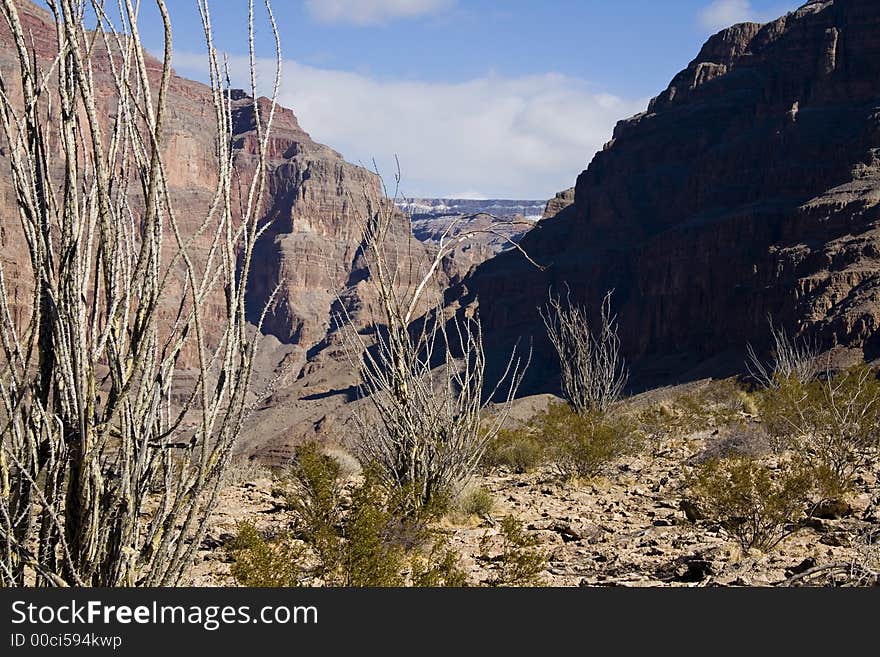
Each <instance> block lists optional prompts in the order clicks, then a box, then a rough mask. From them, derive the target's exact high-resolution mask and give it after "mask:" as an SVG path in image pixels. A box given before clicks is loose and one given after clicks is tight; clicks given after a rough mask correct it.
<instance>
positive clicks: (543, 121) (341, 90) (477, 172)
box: [174, 52, 647, 199]
mask: <svg viewBox="0 0 880 657" xmlns="http://www.w3.org/2000/svg"><path fill="white" fill-rule="evenodd" d="M203 62H204V56H199V55H187V54H184V53H179V52H178V53H175V55H174V63H175V67H176V68H177V69H178V71H179V72H186V73H189V74H191V75H192V74H196V75H198V77H202V76H201V75H199V73H200V71H201V70H203ZM232 64H233V69H234V71H235V69H236V68H237V69H238V70H239V71H243V70H245V69H244V67H243V61H240V60H233V62H232ZM261 66H266V67H268V66H269V65H268V63H265V64H261ZM261 70H262V75H263V79H264V80H269V79H270V74H269V72H270V70H271V69H269V68H262V69H261ZM243 79H244V77H243V76H242V77H241V78H240V79H239V83H242V80H243ZM279 101H280V102H281V104H283V105H284V106H286V107H290V108H292V109H293V111H294V112H295V113H296V115H297V117H298V118H299V121H300V125H302V127H303V129H304V130H306V131H308V132H309V133H310V134H311V135H312V137H313V138H314V139H315V140H316V141H320V142H322V143H325V144H327V145H328V146H331V147H332V148H334V149H336V150H338V151H340V152H341V153H342V154H343V155H344V156H345V157H346V159H348V160H349V161H351V162H356V163H357V162H360V163H365V164H367V163H370V162H371V161H372V159H373V158H375V159H376V161H377V162H378V164H379V167H380V169H383V170H385V171H389V170H391V169H392V167H393V163H394V156H395V155H398V156H399V158H400V164H401V169H402V173H403V182H402V186H401V192H402V193H404V194H406V195H407V196H452V195H459V194H462V195H463V194H465V193H466V194H467V195H468V196H471V197H481V196H482V197H490V198H498V197H501V198H536V199H543V198H548V197H550V196H552V195H553V194H554V193H555V192H557V191H559V190H561V189H565V188H566V187H570V186H571V185H573V184H574V181H575V178H576V177H577V175H578V174H579V173H580V172H581V171H582V170H583V169H584V168H586V166H587V164H588V163H589V161H590V160H591V159H592V157H593V155H594V154H595V152H596V151H597V150H599V149H600V148H601V147H602V145H603V144H604V143H605V142H606V141H608V140H609V139H610V137H611V133H612V130H613V128H614V125H615V123H616V122H617V121H618V120H619V119H622V118H625V117H628V116H631V115H632V114H635V113H636V112H638V111H641V110H643V109H644V108H645V106H646V104H647V100H646V99H639V100H632V99H630V100H626V99H622V98H618V97H616V96H613V95H611V94H608V93H603V92H600V91H597V90H594V89H592V88H591V87H590V86H589V85H588V84H587V83H585V82H584V81H582V80H578V79H574V78H570V77H566V76H563V75H559V74H553V73H548V74H544V75H533V76H524V77H517V78H507V77H500V76H495V75H487V76H485V77H481V78H478V79H474V80H470V81H466V82H460V83H427V82H411V81H380V80H376V79H374V78H371V77H368V76H366V75H361V74H357V73H349V72H343V71H335V70H328V69H320V68H314V67H311V66H305V65H302V64H299V63H297V62H295V61H291V60H287V61H285V63H284V76H283V84H282V87H281V95H280V98H279Z"/></svg>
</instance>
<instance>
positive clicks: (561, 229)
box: [465, 0, 880, 387]
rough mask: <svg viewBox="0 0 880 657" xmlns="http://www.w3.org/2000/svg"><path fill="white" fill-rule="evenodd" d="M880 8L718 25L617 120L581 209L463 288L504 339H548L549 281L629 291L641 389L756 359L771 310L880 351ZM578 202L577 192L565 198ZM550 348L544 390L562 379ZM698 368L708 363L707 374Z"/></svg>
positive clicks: (861, 4) (589, 290) (624, 296)
mask: <svg viewBox="0 0 880 657" xmlns="http://www.w3.org/2000/svg"><path fill="white" fill-rule="evenodd" d="M878 148H880V3H878V2H876V0H835V1H833V2H832V1H827V2H811V3H808V4H806V5H804V6H803V7H801V8H800V9H799V10H798V11H796V12H793V13H790V14H788V15H787V16H785V17H783V18H780V19H778V20H776V21H774V22H771V23H769V24H767V25H758V24H753V23H746V24H741V25H736V26H734V27H731V28H729V29H727V30H724V31H722V32H721V33H719V34H717V35H715V36H713V37H712V38H711V39H710V40H709V41H708V42H707V43H706V44H705V46H704V47H703V49H702V51H701V52H700V53H699V55H698V56H697V58H696V59H695V60H694V61H693V62H691V64H690V65H689V66H688V67H687V68H686V69H685V70H684V71H682V72H681V73H679V74H678V75H677V76H676V77H675V78H674V79H673V80H672V82H671V83H670V85H669V87H668V89H666V90H665V91H664V92H662V93H661V94H660V95H659V96H658V97H657V98H655V99H654V100H653V101H652V102H651V104H650V106H649V108H648V110H647V111H646V112H645V113H643V114H640V115H637V116H635V117H633V118H631V119H629V120H626V121H622V122H621V123H619V124H618V126H617V128H616V130H615V132H614V136H613V139H612V140H611V141H610V142H609V143H608V144H607V145H606V147H605V148H604V150H603V151H602V152H600V153H599V154H597V155H596V157H595V159H594V160H593V161H592V162H591V163H590V165H589V168H588V169H587V170H586V171H584V172H583V173H582V174H581V175H580V176H579V177H578V179H577V185H576V187H575V203H574V205H572V206H570V207H567V208H564V209H562V211H561V212H559V214H557V215H556V216H555V217H554V218H551V219H547V220H545V221H543V222H541V224H539V226H538V227H537V228H536V229H535V230H533V231H532V232H531V233H529V234H528V235H526V237H525V238H524V239H523V241H522V245H523V246H524V248H525V249H527V251H528V252H529V253H530V255H531V256H532V257H533V258H534V259H535V260H537V261H538V262H540V263H542V264H544V265H546V266H547V269H546V271H539V270H536V269H535V268H533V267H531V266H530V265H528V264H527V263H526V262H525V261H524V259H523V258H522V256H521V255H519V254H518V253H516V252H510V253H504V254H501V255H499V256H497V257H496V258H494V259H493V260H491V261H489V262H487V263H486V264H484V265H483V266H481V267H480V268H479V269H478V270H477V271H476V272H475V273H474V275H473V276H471V277H470V278H469V279H468V280H467V281H466V282H465V287H466V290H467V293H468V294H470V295H472V296H476V297H477V298H478V299H479V302H480V311H481V314H482V317H483V321H484V324H485V328H486V331H487V334H488V335H489V336H490V344H494V345H509V344H511V343H512V342H513V341H515V340H517V339H519V340H522V339H526V340H528V339H529V337H530V336H532V337H533V338H534V340H535V344H536V348H537V350H538V354H539V355H541V354H543V355H546V354H547V345H546V344H545V342H544V339H543V337H542V336H543V328H542V326H541V323H540V319H539V317H538V314H537V311H536V308H537V307H538V306H540V305H542V304H543V303H544V302H545V301H546V299H547V294H548V289H549V288H550V287H551V286H552V287H554V288H557V289H564V285H565V284H566V283H567V284H568V285H569V286H570V288H571V293H572V297H573V298H574V299H576V300H578V301H581V302H585V303H587V304H589V305H590V306H591V307H593V308H595V307H596V306H597V304H598V302H599V299H600V298H601V296H602V295H603V294H604V293H605V291H606V290H610V289H614V290H615V294H614V303H615V309H616V311H617V312H618V314H619V321H620V326H621V333H622V340H623V347H624V349H625V352H626V354H627V355H628V356H629V358H630V359H631V360H632V361H633V362H634V365H635V371H636V374H637V378H636V379H637V380H636V383H637V384H642V385H644V384H650V383H655V382H674V381H675V380H679V379H683V378H685V377H687V376H689V375H696V374H698V373H700V374H702V373H708V374H722V373H730V372H732V371H734V370H736V369H742V363H743V353H744V351H745V346H746V343H747V342H749V341H751V342H753V343H755V344H762V343H764V342H765V336H766V335H767V315H768V314H772V315H773V317H774V319H775V320H777V321H778V322H782V323H784V324H785V325H786V327H788V328H789V329H790V330H793V331H797V332H799V333H802V334H810V335H811V336H813V337H814V338H815V339H817V340H820V341H821V343H822V345H823V347H825V348H830V347H832V346H835V345H844V346H849V347H856V348H860V349H863V350H865V351H866V352H867V353H868V355H869V356H870V355H872V353H873V352H875V351H877V347H878V346H880V345H878V344H877V339H878V337H877V336H878V333H877V329H878V325H880V230H878V223H877V222H878V219H880V205H878V201H880V158H878V153H880V150H878ZM560 205H561V206H562V207H564V205H565V204H564V203H561V204H560ZM542 363H552V358H543V357H539V358H537V359H536V364H537V366H536V367H535V368H533V385H535V386H538V387H540V386H542V385H545V386H552V385H553V381H554V378H555V377H554V375H553V374H554V373H553V368H552V366H550V365H544V367H543V368H542ZM697 366H700V367H699V369H697V370H694V368H695V367H697Z"/></svg>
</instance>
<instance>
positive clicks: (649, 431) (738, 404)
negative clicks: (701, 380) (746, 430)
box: [637, 380, 757, 439]
mask: <svg viewBox="0 0 880 657" xmlns="http://www.w3.org/2000/svg"><path fill="white" fill-rule="evenodd" d="M756 410H757V409H756V406H755V400H754V399H753V398H752V396H750V395H749V393H747V392H746V391H744V390H742V389H741V388H740V387H739V386H738V385H737V384H736V382H734V381H731V380H723V381H712V382H710V383H708V384H706V385H705V386H703V387H702V388H700V389H699V390H696V391H694V392H687V393H683V394H679V395H677V396H675V397H673V398H672V399H669V400H667V401H664V402H662V403H659V404H654V405H652V406H650V407H649V408H647V409H644V410H642V411H641V412H639V413H638V416H637V417H638V421H639V424H640V426H641V428H642V431H643V432H644V434H645V435H647V436H650V437H651V438H653V439H662V438H667V437H670V436H686V435H689V434H692V433H695V432H697V431H702V430H705V429H718V428H724V427H729V426H731V425H733V424H737V423H740V422H742V420H743V417H744V415H753V414H754V413H755V412H756Z"/></svg>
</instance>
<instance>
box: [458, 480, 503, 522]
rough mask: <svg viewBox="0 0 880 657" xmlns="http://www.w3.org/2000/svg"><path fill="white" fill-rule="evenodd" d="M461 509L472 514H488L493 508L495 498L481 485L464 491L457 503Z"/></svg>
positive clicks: (481, 515)
mask: <svg viewBox="0 0 880 657" xmlns="http://www.w3.org/2000/svg"><path fill="white" fill-rule="evenodd" d="M459 505H460V508H461V510H462V511H463V512H464V513H466V514H468V515H472V516H480V517H483V516H488V515H489V514H490V513H492V509H494V508H495V498H494V497H492V493H490V492H489V491H487V490H486V489H485V488H483V487H482V486H477V487H476V488H473V489H472V490H470V491H466V492H465V493H464V495H463V496H462V499H461V501H460V503H459Z"/></svg>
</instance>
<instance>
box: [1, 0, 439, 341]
mask: <svg viewBox="0 0 880 657" xmlns="http://www.w3.org/2000/svg"><path fill="white" fill-rule="evenodd" d="M17 7H18V9H19V12H20V14H21V20H22V22H23V24H24V26H25V29H26V30H27V31H29V32H30V33H31V34H33V35H34V43H35V45H36V52H37V54H38V56H39V57H40V58H41V59H42V60H44V61H51V59H52V58H54V56H55V53H56V52H57V48H56V37H55V27H54V25H53V22H52V16H51V14H49V12H47V11H45V10H43V9H40V8H38V7H37V6H35V5H34V4H32V3H30V2H28V1H27V0H20V1H19V2H18V3H17ZM0 23H2V24H0V71H2V72H3V75H4V80H5V81H7V84H11V85H15V78H16V77H17V72H18V63H17V58H16V54H15V50H14V46H13V43H12V40H11V37H10V34H9V31H8V28H7V26H6V24H5V21H0ZM148 68H150V70H151V72H152V74H153V75H154V76H155V79H156V81H158V78H159V75H160V74H161V67H160V65H159V63H158V62H157V61H155V60H149V63H148ZM101 69H102V64H101V61H100V60H98V61H96V79H97V82H98V84H97V87H98V89H99V90H104V91H105V93H106V95H105V96H103V97H102V98H100V102H101V104H102V110H103V114H104V115H105V116H111V115H112V114H113V95H112V94H111V88H112V87H111V84H110V77H109V74H108V73H107V72H106V71H102V70H101ZM238 96H239V97H238V99H237V100H236V101H235V105H236V107H235V108H234V115H233V124H234V146H235V148H236V151H237V166H238V169H239V173H240V177H241V179H242V180H243V181H244V182H245V184H246V183H247V182H249V180H250V179H251V177H252V175H253V172H254V170H255V167H256V153H257V136H256V117H255V114H254V110H253V106H252V101H251V100H250V99H249V98H248V97H247V96H245V95H244V94H238ZM259 103H260V111H261V112H260V113H261V116H262V117H263V119H264V120H265V117H266V116H267V115H268V113H269V109H270V103H269V101H268V100H266V99H260V101H259ZM213 124H214V109H213V105H212V103H211V92H210V89H209V88H208V87H206V86H205V85H203V84H200V83H197V82H193V81H191V80H186V79H184V78H181V77H178V76H175V77H174V78H173V79H172V81H171V84H170V87H169V95H168V108H167V120H166V125H165V146H164V148H163V158H164V162H165V164H166V167H167V173H168V179H169V181H170V184H171V185H172V190H171V194H172V198H173V199H174V200H175V202H176V204H177V206H176V211H177V216H178V217H179V220H180V222H181V224H182V232H183V233H184V235H189V234H192V233H194V232H195V231H196V230H197V229H198V226H199V224H200V222H201V219H202V217H203V216H204V211H205V209H206V208H207V206H208V204H209V203H210V200H211V197H212V194H213V191H214V186H215V184H216V161H215V155H214V150H215V146H214V138H215V134H216V131H214V130H213V129H212V125H213ZM268 156H269V179H268V185H267V189H266V194H265V198H264V199H263V208H264V214H265V216H264V217H263V219H262V222H263V223H264V224H265V223H269V224H270V225H269V228H268V229H267V231H266V233H265V235H264V237H263V239H262V240H261V242H260V244H259V246H258V248H257V252H256V255H255V258H254V261H253V264H252V272H251V275H250V278H249V290H248V292H249V297H248V304H249V311H250V314H251V317H252V319H254V320H256V319H257V318H258V317H259V316H260V314H261V312H262V310H263V308H264V306H265V305H266V303H267V302H268V300H269V297H270V295H271V293H272V291H273V290H274V289H275V288H276V286H279V291H278V294H277V296H276V298H275V301H274V303H273V304H272V305H271V307H270V308H269V310H268V314H267V317H266V323H265V330H266V332H267V333H269V334H272V335H274V336H276V337H277V338H278V339H279V340H280V341H281V342H283V343H287V344H289V345H292V346H297V347H301V348H302V349H303V351H305V350H308V349H309V348H311V347H313V346H314V345H315V344H316V343H319V342H321V341H322V340H323V339H324V337H325V335H326V332H327V329H328V327H329V325H330V315H331V306H332V305H333V304H334V303H335V302H336V300H337V295H339V294H341V293H342V291H343V290H344V289H345V288H346V287H347V285H348V284H349V282H350V281H351V280H352V279H355V280H357V279H360V278H363V277H364V273H363V272H362V271H361V270H362V269H363V266H362V264H359V263H358V262H357V261H356V254H357V251H358V248H359V246H360V243H361V235H362V229H363V224H364V221H365V220H366V218H367V216H368V212H369V207H368V206H370V205H371V204H372V207H376V204H377V203H381V202H382V201H379V200H378V199H380V198H381V196H382V194H381V185H380V181H379V180H378V178H377V176H375V175H374V174H373V173H371V172H369V171H367V170H365V169H363V168H361V167H357V166H354V165H352V164H349V163H348V162H346V161H345V160H344V159H343V158H342V156H341V155H339V154H338V153H336V152H335V151H333V150H332V149H330V148H328V147H326V146H323V145H321V144H318V143H316V142H314V141H313V140H312V139H311V138H310V137H309V135H308V134H307V133H306V132H305V131H303V130H302V128H301V127H300V126H299V123H298V122H297V119H296V117H295V115H294V113H293V112H292V111H291V110H290V109H287V108H284V107H278V108H277V109H276V114H275V118H274V123H273V132H272V136H271V139H270V142H269V153H268ZM0 172H8V165H7V164H6V163H5V162H4V156H3V151H2V143H0ZM395 231H396V234H397V237H398V238H399V239H403V240H411V239H412V238H411V236H410V235H409V234H408V227H407V225H406V224H405V223H404V222H403V221H400V222H399V224H398V225H397V226H396V227H395ZM209 241H210V236H208V235H205V237H204V239H201V241H198V242H197V245H196V250H197V251H198V250H199V249H207V246H208V244H209ZM0 244H2V246H3V249H2V254H0V257H2V258H3V264H4V268H5V274H6V278H7V281H8V282H9V283H10V285H11V287H12V288H13V295H14V297H15V298H16V300H17V304H16V305H15V306H14V308H13V311H14V313H15V315H16V319H17V320H21V319H22V318H23V317H24V315H26V314H27V312H28V308H29V304H30V296H29V295H30V289H31V287H30V278H31V277H30V271H29V270H30V266H29V260H28V253H27V250H26V247H25V245H24V241H23V239H22V236H21V229H20V226H19V224H18V218H17V210H16V204H15V195H14V193H13V191H12V189H11V187H10V185H9V176H8V173H3V174H2V175H0ZM169 247H170V245H169ZM414 249H415V252H417V253H420V254H424V253H425V249H424V247H422V246H421V245H418V244H415V246H414ZM169 250H170V249H169ZM196 255H198V254H196ZM358 272H359V273H358ZM181 289H182V288H181V286H180V285H178V286H177V287H176V288H174V287H173V289H172V295H171V296H172V297H173V296H174V290H177V292H179V291H180V290H181ZM352 294H353V296H354V298H357V296H358V294H357V291H355V292H354V293H349V296H352ZM222 304H223V299H222V298H220V295H218V298H217V299H215V300H214V301H212V302H209V308H208V310H207V312H208V316H209V317H208V318H209V320H210V319H211V318H216V319H222V317H223V316H224V308H223V305H222ZM176 305H177V302H176V299H173V298H172V299H170V302H169V308H168V313H169V315H171V314H172V313H175V312H176ZM355 305H357V304H355ZM208 324H209V325H210V322H209V323H208ZM209 337H210V336H209ZM184 357H186V354H184Z"/></svg>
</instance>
